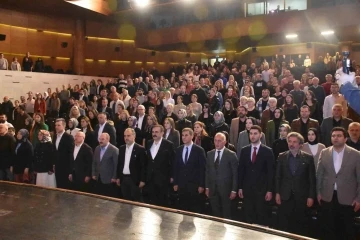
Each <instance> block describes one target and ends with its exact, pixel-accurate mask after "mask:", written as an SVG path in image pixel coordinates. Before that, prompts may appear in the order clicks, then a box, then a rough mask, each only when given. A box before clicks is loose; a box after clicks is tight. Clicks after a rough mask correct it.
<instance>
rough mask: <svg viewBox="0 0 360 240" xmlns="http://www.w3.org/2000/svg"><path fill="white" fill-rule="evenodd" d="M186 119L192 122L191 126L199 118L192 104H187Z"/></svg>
mask: <svg viewBox="0 0 360 240" xmlns="http://www.w3.org/2000/svg"><path fill="white" fill-rule="evenodd" d="M186 119H187V120H189V121H190V122H191V126H193V125H194V123H195V122H196V120H197V117H196V115H195V113H194V112H193V108H192V106H191V104H189V105H187V106H186Z"/></svg>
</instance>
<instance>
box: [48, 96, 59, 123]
mask: <svg viewBox="0 0 360 240" xmlns="http://www.w3.org/2000/svg"><path fill="white" fill-rule="evenodd" d="M60 106H61V101H60V98H59V97H58V94H57V92H53V93H52V94H51V97H50V98H49V104H48V108H47V109H48V112H49V117H51V118H54V119H55V118H58V117H59V111H60Z"/></svg>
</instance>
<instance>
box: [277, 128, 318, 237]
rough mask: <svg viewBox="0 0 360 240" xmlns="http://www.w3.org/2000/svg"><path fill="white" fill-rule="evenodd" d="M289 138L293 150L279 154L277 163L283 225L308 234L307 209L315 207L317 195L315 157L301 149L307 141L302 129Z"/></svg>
mask: <svg viewBox="0 0 360 240" xmlns="http://www.w3.org/2000/svg"><path fill="white" fill-rule="evenodd" d="M287 142H288V146H289V151H286V152H284V153H281V154H280V155H279V157H278V160H277V166H276V177H275V192H276V197H275V200H276V203H277V204H278V205H279V211H278V219H279V229H280V230H281V231H286V232H292V233H296V234H300V235H304V236H306V235H307V234H308V233H307V232H306V229H307V227H308V224H309V223H308V220H307V219H306V210H307V208H310V207H312V205H313V203H314V199H315V189H316V179H315V178H316V177H315V164H314V158H313V156H311V155H310V154H307V153H306V152H304V151H301V150H300V149H301V148H302V145H303V143H304V138H303V136H302V135H301V134H300V133H298V132H291V133H289V134H288V135H287Z"/></svg>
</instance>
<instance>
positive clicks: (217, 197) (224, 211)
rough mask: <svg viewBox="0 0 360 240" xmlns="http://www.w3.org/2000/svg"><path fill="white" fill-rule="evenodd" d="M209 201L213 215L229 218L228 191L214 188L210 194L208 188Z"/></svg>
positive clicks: (229, 201) (229, 202)
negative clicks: (223, 191) (224, 191)
mask: <svg viewBox="0 0 360 240" xmlns="http://www.w3.org/2000/svg"><path fill="white" fill-rule="evenodd" d="M209 201H210V205H211V211H212V214H213V215H214V216H215V217H222V218H227V219H231V200H230V192H229V193H228V194H226V193H222V192H221V191H218V190H216V189H215V191H214V194H212V193H211V189H210V197H209Z"/></svg>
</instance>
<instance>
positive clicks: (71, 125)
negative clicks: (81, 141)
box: [66, 118, 81, 137]
mask: <svg viewBox="0 0 360 240" xmlns="http://www.w3.org/2000/svg"><path fill="white" fill-rule="evenodd" d="M78 125H79V121H78V120H77V119H76V118H70V119H69V121H68V129H67V130H66V132H67V133H68V134H70V135H72V136H73V137H75V135H76V133H78V132H80V131H81V129H80V128H77V126H78Z"/></svg>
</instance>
